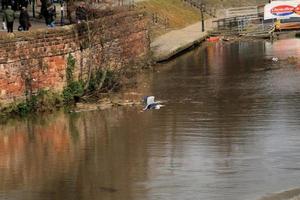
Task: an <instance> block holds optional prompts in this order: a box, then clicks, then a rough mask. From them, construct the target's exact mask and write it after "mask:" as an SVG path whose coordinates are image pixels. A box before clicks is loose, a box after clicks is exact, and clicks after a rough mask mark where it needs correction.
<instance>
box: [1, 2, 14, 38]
mask: <svg viewBox="0 0 300 200" xmlns="http://www.w3.org/2000/svg"><path fill="white" fill-rule="evenodd" d="M3 14H4V20H5V22H6V27H7V32H9V33H12V32H13V29H14V21H15V12H14V11H13V10H12V9H11V6H10V5H9V6H7V9H6V10H5V11H4V12H3Z"/></svg>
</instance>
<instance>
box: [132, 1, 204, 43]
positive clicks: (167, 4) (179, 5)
mask: <svg viewBox="0 0 300 200" xmlns="http://www.w3.org/2000/svg"><path fill="white" fill-rule="evenodd" d="M137 5H138V7H139V8H140V9H143V10H145V11H146V13H148V16H149V18H150V20H152V16H153V15H155V14H156V15H157V16H158V18H159V19H160V20H158V22H157V23H156V24H153V23H152V25H153V26H152V36H154V37H157V36H159V35H161V34H164V33H166V32H168V31H170V30H174V29H180V28H183V27H186V26H188V25H190V24H193V23H196V22H197V21H199V20H200V12H199V10H197V9H195V8H193V7H191V6H189V5H188V4H186V3H184V2H183V1H181V0H163V1H162V0H147V1H142V2H139V3H138V4H137ZM165 19H166V20H167V25H165V24H163V23H164V22H165Z"/></svg>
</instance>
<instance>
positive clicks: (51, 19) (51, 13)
mask: <svg viewBox="0 0 300 200" xmlns="http://www.w3.org/2000/svg"><path fill="white" fill-rule="evenodd" d="M55 17H56V9H55V7H54V6H53V5H50V6H49V7H48V8H47V17H46V23H47V26H48V27H51V28H53V27H55Z"/></svg>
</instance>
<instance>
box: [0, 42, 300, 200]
mask: <svg viewBox="0 0 300 200" xmlns="http://www.w3.org/2000/svg"><path fill="white" fill-rule="evenodd" d="M291 55H294V56H299V55H300V40H299V39H286V40H279V41H275V42H274V43H270V42H268V41H257V42H245V41H244V42H242V41H241V42H235V43H218V44H207V46H206V47H201V48H199V49H196V50H194V51H192V52H189V53H187V54H185V55H182V56H180V57H179V58H176V59H175V60H173V61H171V62H169V63H166V64H163V65H162V66H159V67H158V68H156V69H157V70H158V72H156V73H152V72H151V73H149V74H145V75H143V76H142V77H141V80H142V81H141V82H140V84H139V89H138V92H140V93H142V94H144V95H155V96H156V97H157V98H158V99H160V100H164V101H166V102H165V104H166V106H165V107H163V108H162V109H161V110H154V111H147V112H140V110H141V107H117V108H112V109H110V110H105V111H91V112H82V113H73V114H63V113H56V114H53V115H48V116H45V117H38V118H30V119H24V120H19V121H16V120H15V121H11V122H9V123H8V124H6V125H0V133H1V134H0V199H6V200H54V199H55V200H94V199H97V200H98V199H99V200H160V199H162V200H170V199H172V200H198V199H200V200H254V199H258V198H261V197H262V196H265V195H266V194H270V193H274V192H279V191H288V190H290V189H292V188H298V187H300V66H299V64H295V63H294V62H293V63H292V64H291V63H290V62H288V61H287V60H286V59H287V58H288V57H289V56H291ZM273 56H277V57H279V59H280V61H279V62H276V63H275V62H274V63H273V62H272V61H270V59H271V58H272V57H273ZM293 191H294V192H295V191H298V190H293ZM287 193H288V192H287ZM297 194H298V193H296V194H295V195H297ZM290 196H291V195H290ZM271 199H272V198H271ZM277 199H281V198H279V197H277Z"/></svg>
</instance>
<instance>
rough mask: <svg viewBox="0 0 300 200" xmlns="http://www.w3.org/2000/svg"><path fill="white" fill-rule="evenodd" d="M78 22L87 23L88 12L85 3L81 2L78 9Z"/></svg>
mask: <svg viewBox="0 0 300 200" xmlns="http://www.w3.org/2000/svg"><path fill="white" fill-rule="evenodd" d="M76 20H77V23H80V22H81V21H87V10H86V8H85V4H84V2H81V3H80V4H79V6H78V7H77V8H76Z"/></svg>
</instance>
